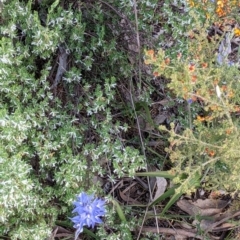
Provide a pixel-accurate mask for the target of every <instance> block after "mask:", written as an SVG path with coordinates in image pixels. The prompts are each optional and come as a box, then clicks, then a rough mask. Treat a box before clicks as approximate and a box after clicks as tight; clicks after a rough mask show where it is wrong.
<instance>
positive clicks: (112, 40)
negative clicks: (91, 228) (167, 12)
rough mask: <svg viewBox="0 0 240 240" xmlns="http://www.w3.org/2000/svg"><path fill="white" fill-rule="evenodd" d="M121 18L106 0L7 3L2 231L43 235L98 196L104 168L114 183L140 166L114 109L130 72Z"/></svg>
mask: <svg viewBox="0 0 240 240" xmlns="http://www.w3.org/2000/svg"><path fill="white" fill-rule="evenodd" d="M74 2H75V4H74ZM118 20H119V19H118V17H116V15H115V13H113V12H111V9H108V8H106V6H104V7H103V5H102V4H101V3H100V2H98V3H96V4H94V5H91V4H90V5H88V3H87V2H86V3H84V2H81V3H80V2H77V3H76V1H72V3H71V1H69V3H65V4H64V1H18V0H11V1H2V5H1V19H0V21H1V25H2V26H1V39H0V42H1V44H0V54H1V60H0V84H1V87H0V104H1V110H0V132H1V137H0V141H1V152H0V173H1V177H0V185H1V187H0V191H1V195H0V216H1V217H0V226H1V227H0V236H1V235H8V236H10V237H11V239H26V240H27V239H31V240H32V239H45V238H46V237H48V236H49V235H50V232H51V229H52V227H53V226H54V225H55V224H56V220H57V219H60V220H64V221H69V220H68V217H70V216H71V208H72V206H71V205H72V202H73V200H74V199H75V196H76V194H78V193H79V192H81V191H82V190H85V191H86V190H87V191H89V192H93V191H95V192H100V188H99V185H100V184H98V183H95V182H93V178H94V176H95V175H101V176H103V175H107V172H106V171H107V169H106V167H105V164H108V165H109V166H111V167H112V169H113V172H114V175H113V176H112V178H113V180H114V179H115V178H117V177H121V176H123V175H124V174H128V175H130V176H132V175H133V174H134V172H135V171H136V170H137V169H139V168H143V167H144V164H143V163H144V161H143V157H142V156H141V155H140V154H139V151H138V150H137V149H134V148H133V147H125V146H124V145H123V144H122V142H121V140H120V138H119V134H120V133H122V132H124V131H126V130H127V128H128V127H127V125H126V124H125V123H121V122H119V121H117V120H115V119H113V115H112V110H117V109H121V106H120V103H118V104H117V102H116V99H115V98H116V84H117V81H124V80H125V79H126V77H129V76H131V71H132V66H130V65H129V63H128V55H127V54H126V51H121V49H120V48H119V46H118V45H117V43H118V39H117V38H118V37H119V36H118V33H117V32H116V33H114V32H113V31H112V29H111V28H110V27H111V26H112V25H111V24H110V23H111V22H112V21H113V22H117V21H118ZM116 31H117V29H116ZM64 61H65V62H64ZM61 66H62V69H61V68H60V67H61ZM119 66H120V67H119ZM65 68H66V69H65ZM58 74H60V77H59V78H57V76H58ZM61 76H62V78H61ZM63 216H64V217H63Z"/></svg>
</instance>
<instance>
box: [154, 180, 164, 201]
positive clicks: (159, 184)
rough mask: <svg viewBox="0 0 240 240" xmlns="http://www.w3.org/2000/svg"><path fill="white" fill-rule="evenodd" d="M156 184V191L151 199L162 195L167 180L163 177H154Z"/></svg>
mask: <svg viewBox="0 0 240 240" xmlns="http://www.w3.org/2000/svg"><path fill="white" fill-rule="evenodd" d="M156 184H157V191H156V193H155V196H154V199H153V201H154V200H156V199H157V198H159V197H160V196H162V195H163V193H164V192H165V190H166V187H167V181H166V179H165V178H163V177H156Z"/></svg>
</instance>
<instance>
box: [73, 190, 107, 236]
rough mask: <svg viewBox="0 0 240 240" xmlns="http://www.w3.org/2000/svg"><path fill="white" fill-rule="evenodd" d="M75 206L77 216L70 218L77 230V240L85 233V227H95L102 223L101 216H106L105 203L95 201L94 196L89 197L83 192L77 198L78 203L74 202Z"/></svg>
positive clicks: (97, 199) (98, 200)
mask: <svg viewBox="0 0 240 240" xmlns="http://www.w3.org/2000/svg"><path fill="white" fill-rule="evenodd" d="M73 205H74V206H75V208H74V210H73V211H72V212H73V213H76V216H75V217H73V218H70V219H71V221H72V222H73V223H74V225H73V227H74V228H76V229H77V230H76V232H75V240H76V239H77V237H78V235H79V234H80V233H81V232H82V231H83V226H88V227H92V228H93V227H94V226H95V224H96V223H102V220H101V218H100V217H101V216H104V215H105V206H104V205H105V201H104V200H101V199H99V198H96V199H94V196H93V195H87V194H86V193H84V192H82V193H80V194H79V195H78V196H77V201H75V202H73Z"/></svg>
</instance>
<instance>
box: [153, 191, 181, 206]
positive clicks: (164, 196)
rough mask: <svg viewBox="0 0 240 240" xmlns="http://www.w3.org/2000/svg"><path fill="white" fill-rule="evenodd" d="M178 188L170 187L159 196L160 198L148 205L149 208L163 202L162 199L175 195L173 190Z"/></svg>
mask: <svg viewBox="0 0 240 240" xmlns="http://www.w3.org/2000/svg"><path fill="white" fill-rule="evenodd" d="M177 187H178V186H175V187H172V188H170V189H168V190H167V191H166V192H165V193H164V194H163V195H161V196H160V197H158V198H157V199H156V200H154V201H153V202H151V203H150V205H149V207H152V206H153V205H156V204H157V203H159V202H161V201H163V200H164V199H166V198H168V197H170V196H171V195H173V194H174V193H175V189H176V188H177Z"/></svg>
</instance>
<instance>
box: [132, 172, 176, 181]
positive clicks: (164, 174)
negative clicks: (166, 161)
mask: <svg viewBox="0 0 240 240" xmlns="http://www.w3.org/2000/svg"><path fill="white" fill-rule="evenodd" d="M135 176H138V177H139V176H143V177H144V176H146V177H147V176H148V177H164V178H169V179H173V178H174V177H175V176H174V175H172V174H170V173H169V172H168V171H155V172H139V173H135Z"/></svg>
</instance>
